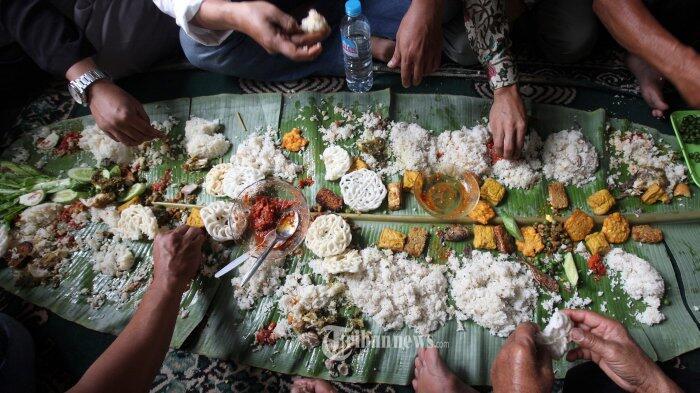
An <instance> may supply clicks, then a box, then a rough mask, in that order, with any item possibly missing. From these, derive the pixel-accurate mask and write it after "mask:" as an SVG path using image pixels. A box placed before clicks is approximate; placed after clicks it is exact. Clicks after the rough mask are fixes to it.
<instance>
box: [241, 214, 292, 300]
mask: <svg viewBox="0 0 700 393" xmlns="http://www.w3.org/2000/svg"><path fill="white" fill-rule="evenodd" d="M298 226H299V214H298V213H297V212H295V211H290V212H288V213H286V214H285V215H284V216H282V218H281V219H280V220H279V221H278V222H277V228H275V235H276V237H275V241H273V242H272V243H270V245H269V246H267V248H266V249H265V251H263V253H262V254H260V256H259V257H258V260H257V261H255V264H254V265H253V267H252V268H251V269H250V270H249V271H248V273H246V275H245V277H243V281H242V282H241V286H244V285H245V284H246V283H247V282H248V281H250V278H251V277H253V274H255V272H256V271H258V269H259V268H260V265H262V263H263V261H264V260H265V258H267V255H268V254H269V253H270V251H272V248H273V247H274V246H275V244H277V243H279V242H284V241H286V240H287V239H289V238H290V237H292V235H294V232H296V230H297V227H298Z"/></svg>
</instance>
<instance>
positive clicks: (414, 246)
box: [396, 183, 428, 257]
mask: <svg viewBox="0 0 700 393" xmlns="http://www.w3.org/2000/svg"><path fill="white" fill-rule="evenodd" d="M396 184H398V183H396ZM427 240H428V231H426V230H425V229H423V228H420V227H412V228H411V229H409V230H408V239H407V240H406V246H404V248H403V250H404V251H406V253H407V254H408V255H410V256H413V257H419V256H421V255H422V254H423V250H425V244H426V242H427Z"/></svg>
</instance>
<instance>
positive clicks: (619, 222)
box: [601, 212, 630, 244]
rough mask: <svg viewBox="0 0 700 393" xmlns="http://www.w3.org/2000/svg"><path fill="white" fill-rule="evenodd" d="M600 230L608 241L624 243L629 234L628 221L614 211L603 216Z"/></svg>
mask: <svg viewBox="0 0 700 393" xmlns="http://www.w3.org/2000/svg"><path fill="white" fill-rule="evenodd" d="M601 232H603V235H605V238H606V239H607V240H608V242H609V243H613V244H620V243H624V242H626V241H627V239H628V238H629V236H630V223H629V221H627V219H626V218H625V217H624V216H623V215H622V214H620V213H618V212H615V213H613V214H611V215H609V216H607V217H605V220H603V229H602V230H601Z"/></svg>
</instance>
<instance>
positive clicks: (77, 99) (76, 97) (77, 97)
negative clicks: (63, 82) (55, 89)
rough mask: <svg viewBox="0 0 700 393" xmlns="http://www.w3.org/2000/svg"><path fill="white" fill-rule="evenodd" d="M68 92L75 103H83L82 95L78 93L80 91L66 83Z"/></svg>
mask: <svg viewBox="0 0 700 393" xmlns="http://www.w3.org/2000/svg"><path fill="white" fill-rule="evenodd" d="M68 92H69V93H70V95H71V96H72V97H73V99H74V100H75V102H77V103H78V104H80V105H84V103H83V97H82V95H81V94H80V92H79V91H78V89H76V88H75V86H73V85H71V84H69V85H68Z"/></svg>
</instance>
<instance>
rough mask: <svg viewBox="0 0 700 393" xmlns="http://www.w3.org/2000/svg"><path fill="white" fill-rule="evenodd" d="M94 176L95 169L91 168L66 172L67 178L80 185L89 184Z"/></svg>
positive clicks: (73, 169)
mask: <svg viewBox="0 0 700 393" xmlns="http://www.w3.org/2000/svg"><path fill="white" fill-rule="evenodd" d="M94 174H95V168H91V167H82V168H71V169H69V170H68V177H70V178H71V179H73V180H75V181H79V182H81V183H90V181H91V180H92V176H93V175H94Z"/></svg>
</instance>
